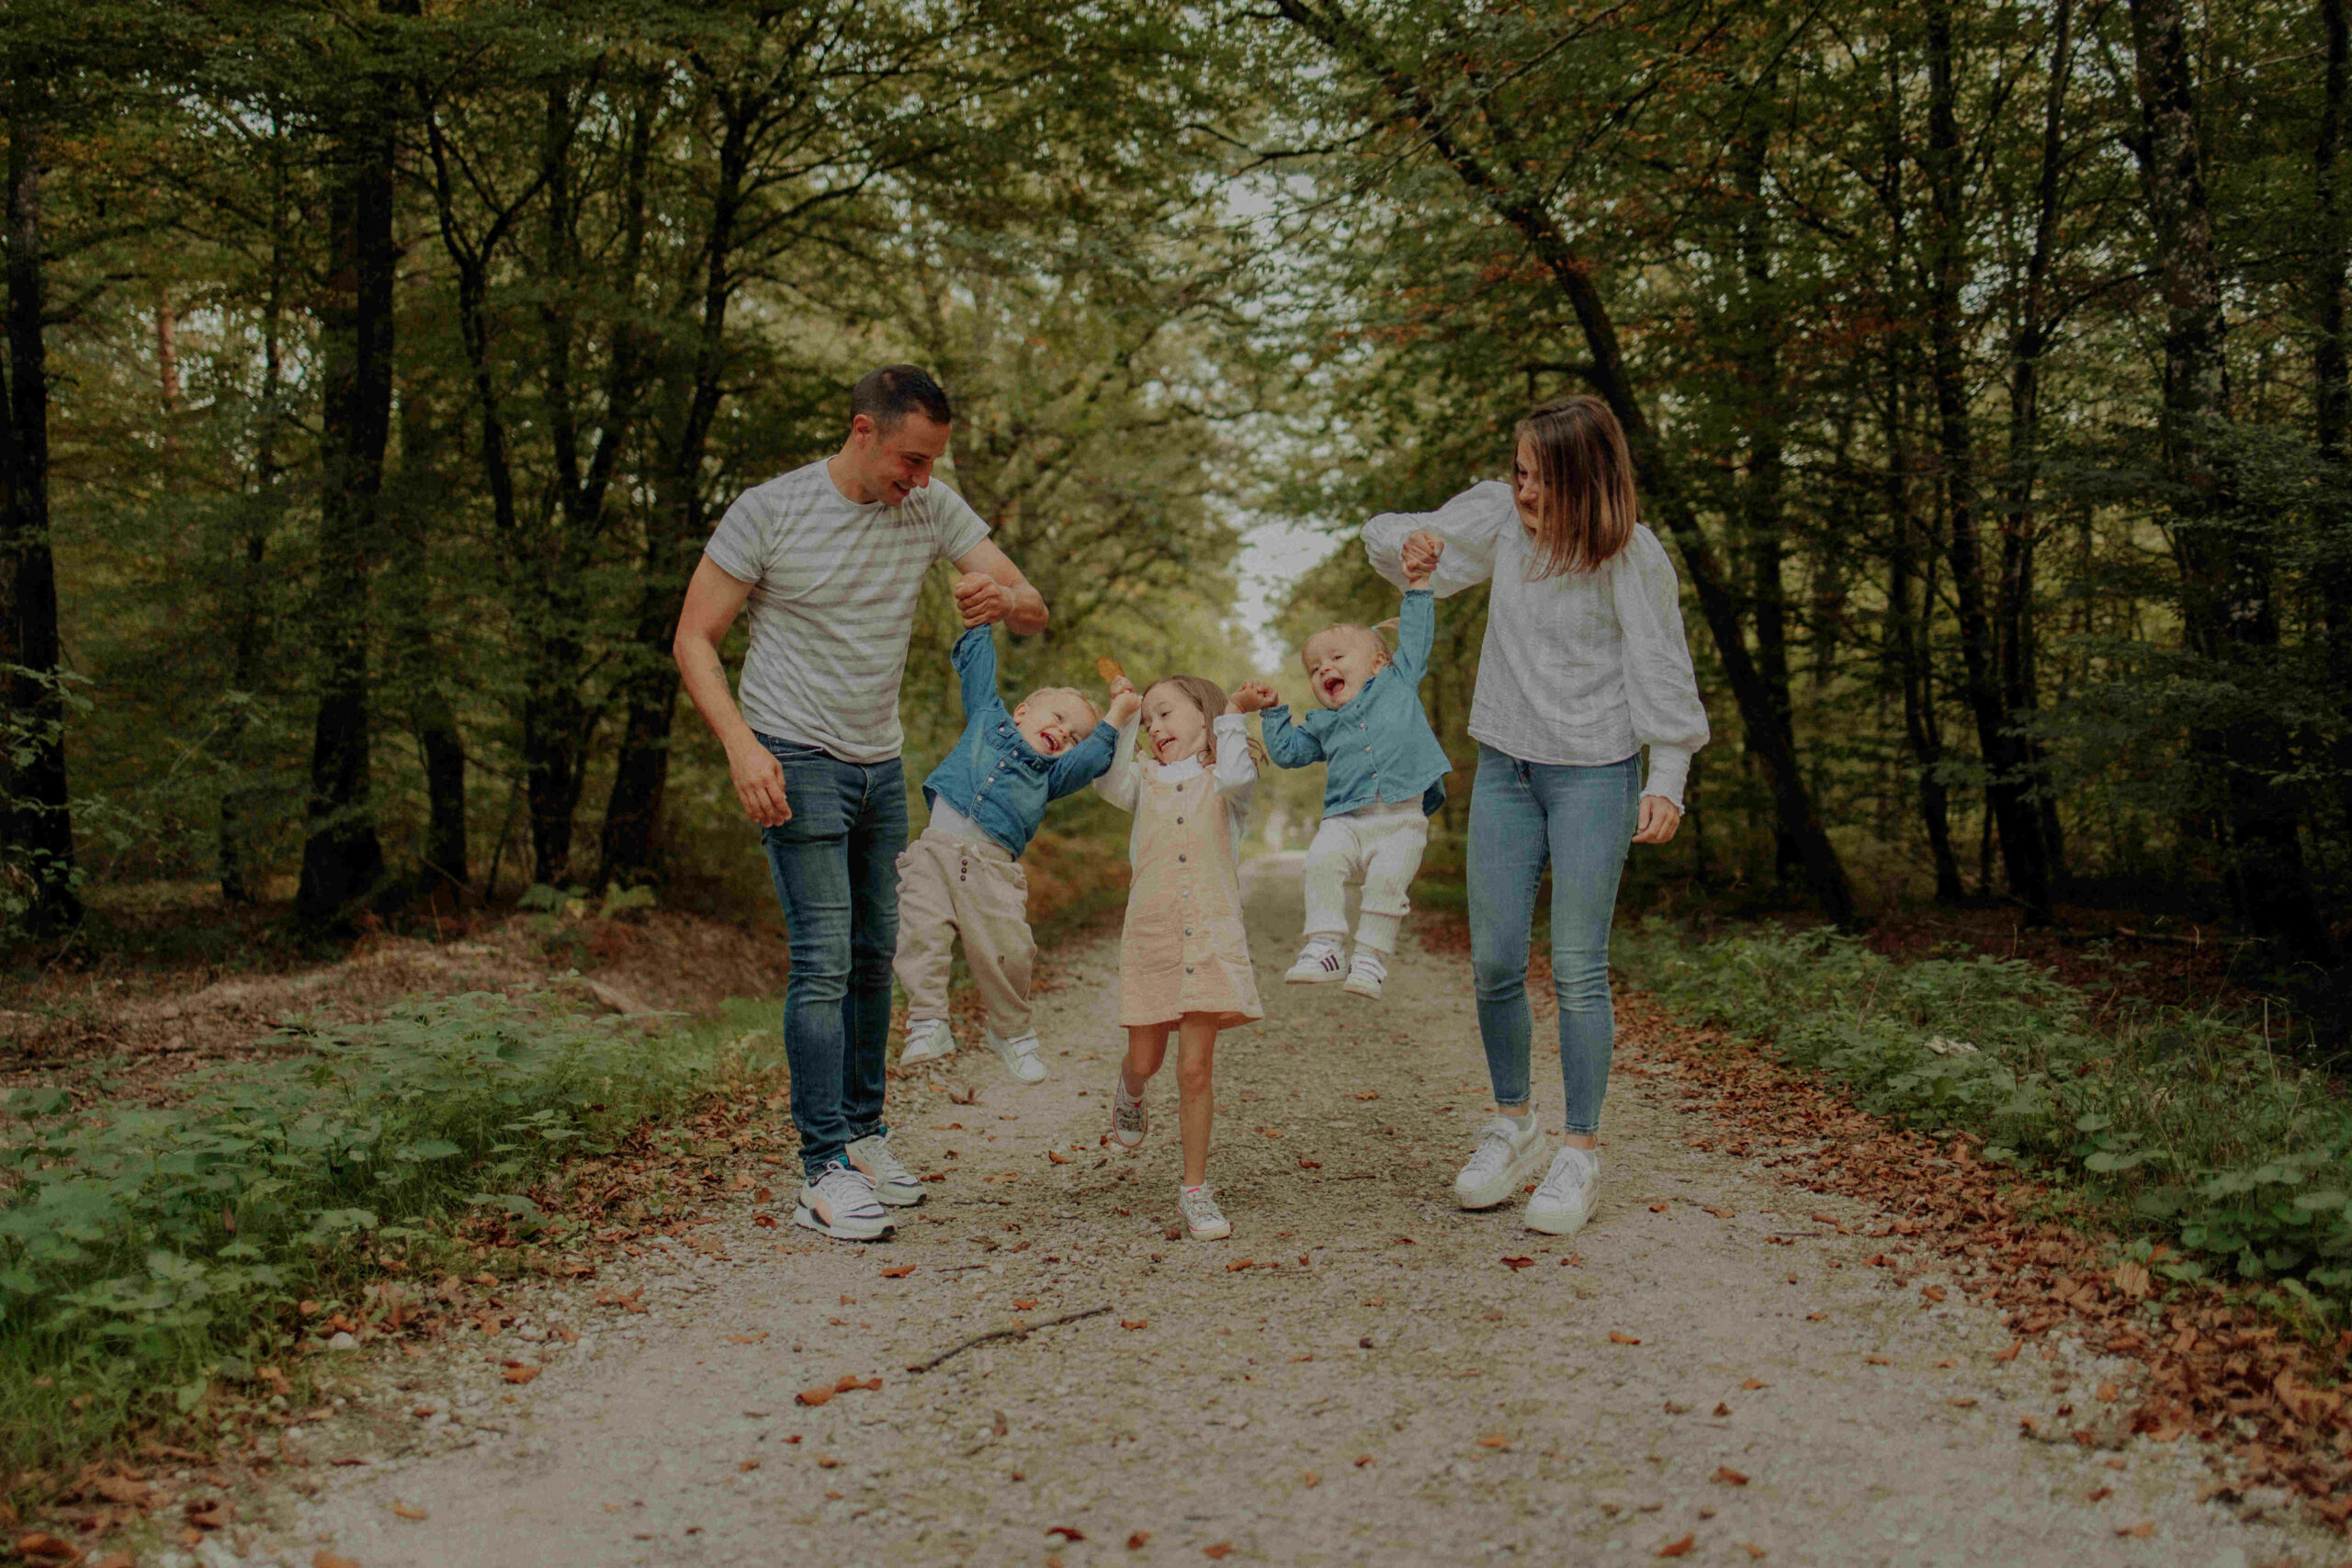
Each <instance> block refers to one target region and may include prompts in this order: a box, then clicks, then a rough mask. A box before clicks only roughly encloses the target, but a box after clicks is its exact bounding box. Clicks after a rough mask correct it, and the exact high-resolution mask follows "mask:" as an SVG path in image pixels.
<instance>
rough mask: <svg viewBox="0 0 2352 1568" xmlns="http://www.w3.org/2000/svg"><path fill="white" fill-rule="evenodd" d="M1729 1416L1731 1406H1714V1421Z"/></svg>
mask: <svg viewBox="0 0 2352 1568" xmlns="http://www.w3.org/2000/svg"><path fill="white" fill-rule="evenodd" d="M1730 1414H1731V1406H1730V1405H1728V1404H1717V1405H1716V1406H1715V1417H1716V1419H1717V1420H1721V1419H1722V1418H1723V1417H1724V1416H1728V1415H1730Z"/></svg>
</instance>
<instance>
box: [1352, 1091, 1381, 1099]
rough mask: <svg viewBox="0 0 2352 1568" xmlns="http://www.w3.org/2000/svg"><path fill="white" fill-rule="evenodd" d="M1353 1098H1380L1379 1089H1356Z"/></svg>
mask: <svg viewBox="0 0 2352 1568" xmlns="http://www.w3.org/2000/svg"><path fill="white" fill-rule="evenodd" d="M1355 1098H1356V1099H1358V1100H1378V1099H1379V1098H1380V1091H1379V1090H1378V1089H1358V1090H1357V1091H1356V1094H1355Z"/></svg>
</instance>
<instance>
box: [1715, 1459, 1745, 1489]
mask: <svg viewBox="0 0 2352 1568" xmlns="http://www.w3.org/2000/svg"><path fill="white" fill-rule="evenodd" d="M1715 1479H1716V1480H1717V1481H1721V1482H1724V1483H1726V1484H1729V1485H1732V1486H1745V1485H1747V1476H1745V1475H1743V1474H1741V1473H1740V1472H1738V1471H1736V1470H1734V1469H1733V1468H1732V1467H1731V1466H1729V1465H1727V1464H1719V1465H1717V1466H1715Z"/></svg>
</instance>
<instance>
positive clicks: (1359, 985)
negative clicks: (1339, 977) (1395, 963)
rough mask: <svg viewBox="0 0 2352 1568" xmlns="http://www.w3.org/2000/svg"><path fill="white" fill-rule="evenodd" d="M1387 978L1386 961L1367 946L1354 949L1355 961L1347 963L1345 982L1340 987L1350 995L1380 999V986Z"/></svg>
mask: <svg viewBox="0 0 2352 1568" xmlns="http://www.w3.org/2000/svg"><path fill="white" fill-rule="evenodd" d="M1387 978H1388V963H1387V960H1385V959H1384V958H1382V957H1381V956H1380V954H1379V953H1375V952H1374V951H1373V950H1372V949H1371V948H1369V947H1359V948H1357V949H1356V957H1355V962H1354V963H1352V964H1349V965H1348V980H1347V984H1346V985H1344V986H1341V987H1340V989H1341V990H1343V991H1345V992H1347V993H1348V994H1349V995H1350V996H1355V997H1370V998H1372V999H1373V1000H1374V1001H1378V1000H1379V999H1380V987H1381V986H1382V984H1383V983H1384V982H1385V981H1386V980H1387Z"/></svg>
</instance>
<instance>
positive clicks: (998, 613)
mask: <svg viewBox="0 0 2352 1568" xmlns="http://www.w3.org/2000/svg"><path fill="white" fill-rule="evenodd" d="M956 570H957V571H959V572H962V573H963V574H964V575H963V576H961V577H959V578H957V579H956V608H957V609H959V610H961V611H963V613H964V625H965V626H987V625H989V623H990V622H992V621H1002V622H1003V623H1004V624H1005V625H1006V626H1010V627H1012V630H1013V631H1014V632H1016V633H1018V634H1019V635H1021V636H1023V637H1032V636H1035V634H1036V633H1038V632H1041V631H1044V630H1045V629H1046V600H1045V596H1044V595H1043V594H1041V593H1039V592H1037V591H1036V590H1035V588H1032V587H1030V586H1029V580H1028V579H1027V578H1025V577H1023V576H1022V575H1021V569H1020V568H1019V567H1017V566H1015V565H1013V564H1012V558H1011V557H1009V556H1007V555H1006V554H1005V553H1004V552H1003V551H1002V550H1001V549H998V548H997V547H996V546H995V544H994V543H992V542H991V541H989V540H987V539H982V540H981V541H980V542H979V543H978V544H977V545H974V546H973V547H971V548H970V549H968V550H966V551H965V552H964V553H963V554H962V555H960V556H957V557H956Z"/></svg>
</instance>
